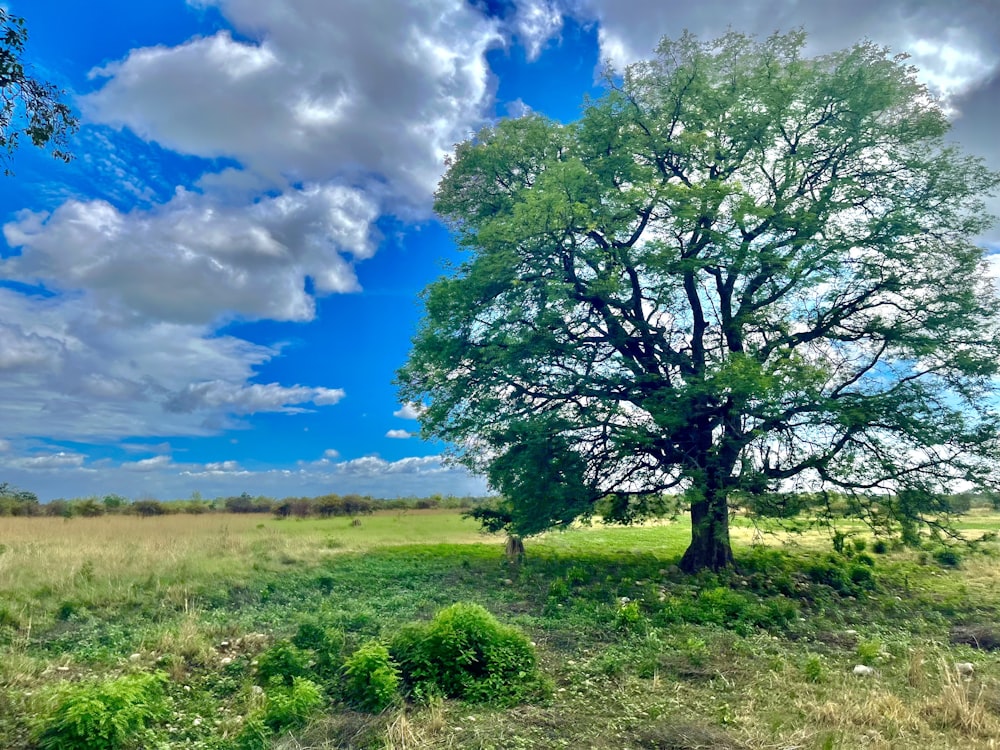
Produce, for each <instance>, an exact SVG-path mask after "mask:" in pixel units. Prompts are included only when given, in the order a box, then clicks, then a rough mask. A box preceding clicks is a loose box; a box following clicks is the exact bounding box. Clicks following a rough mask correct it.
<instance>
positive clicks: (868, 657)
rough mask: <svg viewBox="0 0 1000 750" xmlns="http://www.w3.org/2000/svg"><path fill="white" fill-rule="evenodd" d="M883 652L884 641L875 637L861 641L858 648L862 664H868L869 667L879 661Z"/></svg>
mask: <svg viewBox="0 0 1000 750" xmlns="http://www.w3.org/2000/svg"><path fill="white" fill-rule="evenodd" d="M882 652H883V648H882V642H881V641H879V640H876V639H874V638H872V639H869V640H866V641H861V643H859V644H858V648H857V653H858V659H860V660H861V663H862V664H867V665H868V666H869V667H870V666H872V665H873V664H874V663H875V662H876V661H878V659H879V657H881V656H882Z"/></svg>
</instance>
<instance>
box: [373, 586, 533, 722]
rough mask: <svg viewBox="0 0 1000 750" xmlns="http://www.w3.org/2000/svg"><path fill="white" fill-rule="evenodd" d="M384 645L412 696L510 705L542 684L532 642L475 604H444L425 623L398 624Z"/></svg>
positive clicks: (530, 695)
mask: <svg viewBox="0 0 1000 750" xmlns="http://www.w3.org/2000/svg"><path fill="white" fill-rule="evenodd" d="M390 651H391V653H392V656H393V658H394V659H395V660H396V662H397V663H398V664H399V666H400V670H401V672H402V676H403V681H404V685H405V686H406V688H407V689H408V691H409V692H410V694H411V695H412V696H414V697H416V698H418V699H419V698H423V699H426V698H429V697H432V696H434V695H443V696H447V697H449V698H459V699H462V700H465V701H468V702H470V703H490V704H493V705H500V706H506V705H514V704H516V703H521V702H523V701H525V700H528V699H529V698H531V697H533V696H534V695H537V694H538V693H539V692H540V691H542V690H543V680H542V678H541V676H540V674H539V672H538V664H537V660H536V657H535V648H534V646H533V645H532V643H531V642H530V641H529V640H528V639H527V637H525V635H524V634H523V633H521V632H520V631H519V630H517V629H515V628H513V627H510V626H507V625H502V624H501V623H499V622H498V621H497V620H496V618H495V617H493V615H491V614H490V613H489V612H487V611H486V609H484V608H483V607H481V606H479V605H478V604H466V603H458V604H453V605H452V606H450V607H447V608H445V609H443V610H441V611H440V612H438V614H437V615H436V616H435V617H434V619H433V620H431V622H429V623H426V624H419V623H414V624H410V625H407V626H404V627H403V628H401V629H400V630H399V631H398V632H397V634H396V636H395V637H394V638H393V640H392V644H391V646H390Z"/></svg>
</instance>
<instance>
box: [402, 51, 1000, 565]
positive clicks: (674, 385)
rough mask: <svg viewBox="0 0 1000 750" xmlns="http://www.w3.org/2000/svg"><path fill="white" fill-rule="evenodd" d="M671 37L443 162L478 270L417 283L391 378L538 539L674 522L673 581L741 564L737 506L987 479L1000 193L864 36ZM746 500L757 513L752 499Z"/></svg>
mask: <svg viewBox="0 0 1000 750" xmlns="http://www.w3.org/2000/svg"><path fill="white" fill-rule="evenodd" d="M804 43H805V37H804V34H803V33H801V32H795V33H791V34H787V35H775V36H772V37H770V38H768V39H766V40H757V39H754V38H751V37H747V36H744V35H741V34H737V33H730V34H728V35H726V36H724V37H722V38H720V39H717V40H714V41H709V42H702V41H699V40H698V39H696V38H695V37H693V36H691V35H685V36H683V37H682V38H681V39H679V40H664V41H662V42H661V43H660V45H659V47H658V48H657V50H656V55H655V57H654V58H653V59H651V60H649V61H646V62H640V63H637V64H635V65H632V66H629V67H628V68H627V69H625V70H624V71H623V72H622V73H621V74H613V73H612V74H609V75H608V79H607V84H608V85H607V90H606V93H605V94H604V95H603V96H602V97H601V98H599V99H597V100H594V101H588V102H586V103H585V106H584V108H583V113H582V117H581V118H580V119H579V120H578V121H576V122H573V123H570V124H565V125H564V124H560V123H558V122H553V121H551V120H548V119H546V118H544V117H542V116H539V115H530V116H526V117H523V118H520V119H513V120H507V121H503V122H500V123H499V124H497V125H496V126H494V127H488V128H485V129H484V130H482V131H481V132H479V133H478V134H477V135H476V136H475V137H474V138H473V139H472V140H470V141H467V142H465V143H463V144H460V145H459V146H457V148H456V151H455V153H454V156H453V157H452V159H451V160H450V162H449V168H448V171H447V174H446V175H445V177H444V178H443V180H442V182H441V184H440V186H439V189H438V192H437V196H436V205H435V207H436V210H437V211H438V213H439V215H440V216H441V217H442V218H443V219H444V220H445V221H446V222H447V223H448V224H449V225H450V227H451V229H452V230H453V233H454V236H455V238H456V241H457V243H458V244H459V246H460V247H461V248H463V249H464V250H466V251H467V253H468V255H467V257H466V259H465V260H464V262H462V263H461V265H460V266H459V267H458V268H456V269H454V273H453V274H451V275H449V276H447V277H445V278H442V279H440V280H438V281H436V282H434V283H433V284H431V285H430V286H429V287H428V289H427V290H426V291H425V293H424V303H425V306H426V314H425V318H424V320H423V322H422V324H421V326H420V329H419V330H418V333H417V335H416V337H415V339H414V344H413V349H412V352H411V355H410V358H409V361H408V362H407V364H406V365H405V366H404V367H403V368H402V369H401V370H400V372H399V375H398V381H399V383H400V386H401V392H402V395H403V397H404V398H406V399H407V400H410V401H417V402H422V403H425V404H426V405H427V409H426V410H425V411H423V412H422V414H421V417H420V420H421V426H422V434H423V435H424V436H427V437H433V438H438V439H442V440H444V441H448V442H449V443H450V444H451V445H452V448H451V452H452V455H453V457H454V458H455V459H457V460H458V461H460V462H462V463H463V464H465V465H467V466H469V467H470V468H471V469H473V470H474V471H477V472H482V473H484V474H485V475H486V476H487V478H488V480H489V482H490V484H491V486H492V487H493V488H494V489H495V490H497V491H498V492H500V493H501V494H502V495H503V497H504V498H505V502H504V504H503V506H502V507H501V509H500V510H498V511H497V512H496V515H495V516H494V518H493V521H494V523H495V524H496V525H498V526H506V527H507V528H508V530H510V531H511V532H514V533H521V534H531V533H536V532H539V531H542V530H544V529H548V528H552V527H558V526H563V525H566V524H569V523H570V522H572V521H573V520H574V519H576V518H579V517H581V516H587V515H589V514H591V513H593V512H594V509H595V507H597V506H598V504H600V507H601V508H602V512H603V513H605V514H606V515H610V516H612V517H614V518H618V519H622V520H630V519H633V518H636V517H641V516H642V515H643V514H644V513H647V512H652V511H655V510H656V508H657V507H658V506H659V505H660V501H661V500H662V497H663V495H664V494H665V493H672V494H679V495H682V496H683V497H684V498H685V502H686V503H688V504H689V507H690V513H691V517H692V523H693V526H692V529H693V530H692V542H691V546H690V547H689V549H688V550H687V552H686V554H685V555H684V558H683V559H682V567H683V568H685V569H686V570H689V571H690V570H697V569H700V568H705V567H710V568H716V569H718V568H722V567H725V566H727V565H729V564H730V563H731V562H732V552H731V548H730V543H729V514H730V512H731V511H732V510H733V509H734V508H735V507H737V506H738V505H739V504H740V498H741V497H747V496H754V495H761V494H764V493H768V492H776V491H779V490H788V489H794V488H800V489H804V490H806V489H807V490H810V491H813V492H819V493H822V492H825V491H836V492H838V493H840V495H841V496H844V497H847V498H849V499H850V502H851V503H852V505H851V507H852V508H853V509H854V510H855V512H857V513H859V514H867V515H868V516H869V517H870V518H871V519H875V518H876V517H878V518H880V519H881V520H890V521H891V520H893V519H895V520H903V519H910V518H919V517H921V516H924V515H926V514H932V513H934V512H935V511H936V510H937V509H939V508H940V506H939V505H937V504H936V498H940V497H941V495H942V493H944V492H945V491H947V490H948V489H949V488H951V487H954V486H956V485H960V486H963V487H968V486H972V487H986V486H995V484H996V481H997V473H996V472H997V469H996V467H997V458H998V452H1000V451H998V449H1000V437H998V436H1000V418H998V410H997V400H996V390H995V386H996V382H997V381H996V377H997V368H998V361H1000V336H998V333H1000V330H998V327H1000V326H998V310H1000V306H998V297H997V290H996V288H995V286H994V284H993V282H992V281H991V279H990V278H989V277H988V275H987V274H986V273H985V266H984V259H983V251H982V250H981V249H980V248H979V247H977V246H976V245H975V243H974V241H973V240H974V238H975V237H976V236H977V235H978V234H980V233H981V232H983V231H984V230H985V229H986V228H987V227H988V226H990V224H991V221H992V219H991V218H990V217H989V216H987V215H986V213H985V211H984V206H983V203H982V196H983V195H984V194H987V193H988V192H989V191H991V190H993V189H995V188H996V186H997V185H998V183H1000V175H998V174H995V173H992V172H990V171H989V170H987V169H986V168H985V167H984V165H983V163H982V162H981V160H979V159H976V158H973V157H970V156H967V155H963V154H962V153H961V152H960V151H959V150H958V149H956V148H955V147H953V146H951V145H948V144H947V143H946V141H945V134H946V132H947V130H948V121H947V119H946V117H945V115H944V113H943V111H942V107H941V104H940V103H939V102H938V101H936V100H935V98H934V97H933V96H932V95H931V94H930V93H929V92H928V90H927V89H926V88H925V87H924V86H922V85H921V84H920V83H919V82H918V80H917V78H916V71H915V69H914V68H913V67H911V66H909V65H908V64H907V63H906V61H905V58H904V57H902V56H891V55H890V54H889V52H888V51H887V50H886V49H884V48H881V47H878V46H875V45H873V44H871V43H861V44H858V45H856V46H854V47H852V48H850V49H846V50H843V51H839V52H835V53H832V54H828V55H824V56H820V57H812V58H809V57H805V56H804V55H803V54H802V49H803V45H804ZM748 505H751V506H752V504H748Z"/></svg>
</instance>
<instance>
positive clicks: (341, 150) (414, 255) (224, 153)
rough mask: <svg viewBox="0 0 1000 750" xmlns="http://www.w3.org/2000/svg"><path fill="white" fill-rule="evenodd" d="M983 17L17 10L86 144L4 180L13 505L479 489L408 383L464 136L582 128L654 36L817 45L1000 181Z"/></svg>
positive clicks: (2, 354) (48, 0)
mask: <svg viewBox="0 0 1000 750" xmlns="http://www.w3.org/2000/svg"><path fill="white" fill-rule="evenodd" d="M990 5H991V3H990V2H988V1H986V0H984V1H983V2H981V3H976V2H970V3H966V4H963V5H962V7H961V8H959V10H957V11H956V10H955V7H954V4H953V3H950V2H930V1H928V2H921V1H920V0H867V1H866V2H861V1H860V0H849V1H847V2H842V3H838V4H836V5H834V4H824V5H820V4H817V3H813V2H807V1H806V0H799V1H798V2H797V1H796V0H781V1H780V2H779V1H778V0H775V1H774V2H760V3H756V4H755V3H744V4H741V5H740V6H739V7H738V8H734V7H732V4H731V3H728V2H722V0H706V1H705V2H702V3H699V4H698V5H697V7H693V5H692V4H689V3H679V2H676V3H675V2H666V1H663V0H660V1H659V2H639V1H637V0H633V1H631V2H627V1H624V2H623V1H621V0H619V1H618V2H614V1H613V0H565V1H563V0H517V1H516V2H515V1H511V2H474V3H469V2H458V1H457V0H411V1H407V0H357V1H354V0H344V1H342V2H336V3H331V2H328V1H326V0H267V1H266V2H265V0H188V2H185V1H184V0H145V1H144V2H141V3H138V2H121V0H115V1H111V0H95V1H94V2H90V3H80V2H78V1H77V0H30V1H29V0H11V1H10V2H9V3H8V4H7V7H8V9H9V11H10V12H11V13H13V14H15V15H22V16H24V17H25V18H26V20H27V24H28V28H29V32H30V35H31V38H30V41H29V46H28V60H29V62H30V63H31V65H32V66H33V69H34V71H35V72H36V74H37V75H39V76H41V77H44V78H47V79H49V80H52V81H54V82H55V83H57V84H58V85H59V86H61V87H62V88H64V89H65V90H66V91H67V92H68V95H69V98H70V100H71V101H72V103H73V105H74V107H75V108H76V109H77V110H78V111H79V112H80V114H81V123H82V126H81V128H80V131H79V133H78V134H77V135H76V136H75V137H74V139H73V143H72V150H73V152H74V153H75V154H76V159H75V161H73V162H72V163H71V164H70V165H68V166H67V165H63V164H60V163H58V162H55V161H53V160H51V159H50V158H48V157H47V156H45V155H44V154H42V153H38V152H34V151H33V150H30V149H27V148H25V149H22V150H21V151H20V152H19V153H18V154H17V155H16V157H15V160H14V163H13V165H12V166H13V168H14V170H15V176H13V177H8V178H5V179H3V180H0V224H2V228H3V242H0V481H8V482H11V483H13V484H15V485H18V486H20V487H23V488H25V489H30V490H33V491H35V492H37V493H38V494H39V495H40V496H41V497H43V498H52V497H59V496H64V497H72V496H79V495H85V494H91V493H97V494H104V493H108V492H118V493H122V494H125V495H128V496H131V497H139V496H155V497H159V498H174V497H186V496H188V495H190V494H191V493H192V492H194V491H198V492H201V493H202V494H203V495H206V496H214V495H220V494H238V493H239V492H243V491H247V492H250V493H253V494H257V493H262V494H269V495H274V496H286V495H297V494H308V495H313V494H320V493H326V492H339V493H347V492H361V493H367V494H373V495H377V496H396V495H409V494H417V495H428V494H432V493H437V492H440V493H454V494H467V493H470V494H482V493H484V492H485V491H486V486H485V484H484V483H483V481H482V480H481V479H480V478H477V477H472V476H469V475H468V474H467V473H465V471H464V470H462V469H460V468H456V467H450V466H447V465H445V464H443V463H442V461H441V459H440V455H441V452H442V448H443V446H441V445H438V444H434V443H431V442H425V441H421V440H420V438H419V436H418V435H417V434H416V432H417V429H418V427H417V422H416V421H415V420H414V419H413V416H414V411H413V409H412V408H410V407H407V406H406V405H404V404H401V403H399V401H398V400H397V396H396V393H395V388H394V386H393V385H392V378H393V374H394V372H395V370H396V368H398V367H399V366H400V365H401V364H402V363H403V362H404V361H405V358H406V355H407V350H408V345H409V340H410V337H411V336H412V334H413V332H414V329H415V326H416V324H417V321H418V320H419V316H420V306H419V300H418V294H419V292H420V290H421V289H422V288H423V287H424V286H425V285H426V284H427V283H428V282H429V281H432V280H433V279H435V278H437V277H438V276H440V275H441V274H443V273H446V272H447V264H448V263H449V261H454V260H456V258H457V256H456V251H455V249H454V247H453V246H452V244H451V242H450V240H449V238H448V234H447V232H446V230H445V229H444V228H443V227H442V226H441V225H440V224H438V223H437V222H436V221H435V220H434V218H433V215H432V213H431V210H430V206H431V203H432V195H433V190H434V186H435V184H436V182H437V180H438V178H439V177H440V175H441V173H442V171H443V160H444V156H445V155H446V154H447V153H448V152H449V151H450V150H451V149H452V147H453V145H454V144H455V143H456V142H459V141H461V140H464V139H465V138H468V137H469V136H470V135H471V134H472V133H474V132H475V131H476V130H477V129H478V128H480V127H481V126H482V125H484V124H487V123H489V122H490V121H493V120H495V119H497V118H500V117H506V116H517V115H518V114H520V113H521V112H524V111H526V108H530V109H532V110H535V111H539V112H542V113H543V114H546V115H548V116H550V117H554V118H556V119H560V120H563V121H569V120H572V119H574V118H575V117H576V116H577V115H578V113H579V110H580V103H581V101H582V99H583V97H584V95H585V94H590V95H592V96H593V95H598V94H599V92H600V90H599V88H598V87H596V85H595V79H596V73H597V72H598V70H599V69H600V67H601V64H600V63H601V61H604V60H611V61H612V62H613V63H615V64H616V65H617V66H619V67H620V66H622V65H625V64H627V63H629V62H632V61H634V60H636V59H641V58H642V57H645V56H648V55H649V54H650V52H651V50H652V48H653V46H654V45H655V43H656V41H657V39H658V38H659V37H660V36H663V35H669V36H676V35H679V34H680V33H681V32H682V31H683V29H685V28H689V29H691V30H692V31H694V32H696V33H698V34H701V35H703V36H706V37H711V36H714V35H718V34H721V33H724V32H725V31H726V29H727V27H732V28H734V29H737V30H742V31H747V32H751V33H757V34H766V33H770V32H771V31H774V30H776V29H780V30H789V29H793V28H797V27H800V26H801V27H804V28H805V29H806V31H807V32H808V33H809V34H810V51H811V52H816V53H819V52H824V51H829V50H832V49H837V48H840V47H844V46H848V45H850V44H852V43H854V42H856V41H858V40H860V39H862V38H865V37H869V38H872V39H873V40H875V41H877V42H880V43H883V44H886V45H888V46H890V47H892V48H893V49H894V50H897V51H906V52H909V53H910V54H911V55H912V58H911V59H912V61H913V62H914V64H916V65H918V66H919V67H920V68H921V71H922V73H921V75H922V77H923V79H924V80H925V81H926V82H927V83H928V84H929V85H930V86H932V87H933V88H934V89H935V90H937V91H938V92H939V93H940V94H941V95H942V96H944V97H945V99H946V101H947V102H948V104H949V107H950V108H951V110H952V113H953V117H954V122H955V130H954V137H955V139H956V140H958V141H959V142H961V143H962V144H963V145H964V146H966V147H967V148H968V149H969V150H970V151H972V152H973V153H978V154H980V155H982V156H984V157H986V158H987V159H988V161H989V162H990V164H991V165H992V166H993V167H994V168H998V167H1000V145H998V144H997V141H996V138H995V122H996V121H997V118H1000V73H998V71H1000V21H998V19H997V14H996V13H994V12H991V9H990ZM993 205H994V207H996V206H997V203H996V201H994V203H993ZM981 239H982V242H983V244H984V246H986V247H988V248H992V249H993V250H997V249H998V248H1000V232H993V233H991V234H988V235H986V236H984V237H983V238H981ZM993 257H1000V256H993Z"/></svg>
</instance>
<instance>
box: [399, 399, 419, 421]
mask: <svg viewBox="0 0 1000 750" xmlns="http://www.w3.org/2000/svg"><path fill="white" fill-rule="evenodd" d="M426 409H427V407H426V406H424V405H423V404H415V403H413V402H412V401H411V402H410V403H407V404H403V405H402V406H401V407H400V408H399V409H397V410H396V411H394V412H393V413H392V416H394V417H398V418H399V419H419V418H420V415H421V414H423V413H424V411H426Z"/></svg>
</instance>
